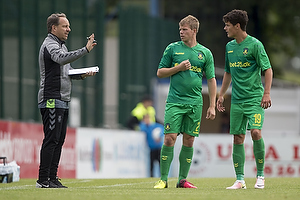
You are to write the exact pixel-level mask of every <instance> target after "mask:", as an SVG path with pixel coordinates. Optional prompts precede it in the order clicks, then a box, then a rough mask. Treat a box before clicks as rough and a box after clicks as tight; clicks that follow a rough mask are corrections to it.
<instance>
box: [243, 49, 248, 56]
mask: <svg viewBox="0 0 300 200" xmlns="http://www.w3.org/2000/svg"><path fill="white" fill-rule="evenodd" d="M243 54H244V55H245V56H246V55H247V54H248V48H244V50H243Z"/></svg>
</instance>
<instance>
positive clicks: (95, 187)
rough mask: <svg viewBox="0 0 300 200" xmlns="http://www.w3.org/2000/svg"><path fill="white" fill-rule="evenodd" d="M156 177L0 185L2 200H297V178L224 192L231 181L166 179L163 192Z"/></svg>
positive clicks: (248, 181)
mask: <svg viewBox="0 0 300 200" xmlns="http://www.w3.org/2000/svg"><path fill="white" fill-rule="evenodd" d="M157 180H158V178H140V179H63V180H62V183H63V184H64V185H66V186H68V187H69V188H67V189H52V188H51V189H44V188H35V182H36V180H34V179H21V180H20V181H19V182H13V183H7V184H0V199H1V200H2V199H3V200H10V199H13V200H17V199H22V200H34V199H43V200H47V199H51V200H53V199H55V200H56V199H66V200H68V199H78V200H93V199H97V200H99V199H105V200H109V199H112V200H127V199H136V200H140V199H146V200H147V199H149V200H150V199H155V200H159V199H172V200H176V199H180V200H182V199H185V200H191V199H197V200H200V199H222V200H226V199H228V200H235V199H243V200H250V199H251V200H252V199H263V200H265V199H272V200H277V199H278V200H282V199H299V198H300V197H299V195H300V178H267V179H266V182H265V189H254V184H255V179H254V178H246V179H245V181H246V184H247V189H246V190H226V189H225V188H226V187H227V186H231V185H232V184H233V182H234V181H235V179H233V178H190V179H188V180H189V181H190V182H192V183H193V184H194V185H196V186H197V187H198V189H187V188H175V186H176V183H177V179H175V178H170V179H169V182H168V185H169V188H166V189H154V188H153V186H154V183H155V182H156V181H157Z"/></svg>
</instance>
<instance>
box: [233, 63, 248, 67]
mask: <svg viewBox="0 0 300 200" xmlns="http://www.w3.org/2000/svg"><path fill="white" fill-rule="evenodd" d="M229 66H230V67H250V66H251V65H250V63H249V62H245V63H243V62H234V63H232V62H231V63H229Z"/></svg>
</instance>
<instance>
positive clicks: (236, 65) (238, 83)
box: [225, 35, 271, 103]
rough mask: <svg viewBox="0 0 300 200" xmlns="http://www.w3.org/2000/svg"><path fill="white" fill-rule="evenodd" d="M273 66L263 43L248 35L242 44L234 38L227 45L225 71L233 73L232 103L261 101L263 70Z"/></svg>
mask: <svg viewBox="0 0 300 200" xmlns="http://www.w3.org/2000/svg"><path fill="white" fill-rule="evenodd" d="M269 68H271V64H270V61H269V58H268V55H267V53H266V51H265V48H264V46H263V44H262V43H261V42H260V41H259V40H257V39H256V38H254V37H252V36H249V35H248V36H247V37H246V39H245V40H244V41H242V42H241V43H240V44H238V43H237V42H236V40H232V41H230V42H228V43H227V45H226V53H225V71H226V72H228V73H230V74H231V79H232V96H231V102H232V103H247V102H252V101H259V102H260V101H261V99H262V96H263V92H264V88H263V85H262V81H261V71H265V70H266V69H269Z"/></svg>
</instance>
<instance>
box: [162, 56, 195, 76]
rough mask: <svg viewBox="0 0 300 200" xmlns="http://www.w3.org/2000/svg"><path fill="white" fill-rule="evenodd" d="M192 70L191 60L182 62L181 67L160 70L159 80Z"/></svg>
mask: <svg viewBox="0 0 300 200" xmlns="http://www.w3.org/2000/svg"><path fill="white" fill-rule="evenodd" d="M189 69H191V63H190V61H189V60H184V61H182V62H181V63H180V64H179V65H176V66H174V67H171V68H160V69H158V70H157V77H158V78H166V77H169V76H172V75H174V74H176V73H178V72H180V71H186V70H189Z"/></svg>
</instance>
